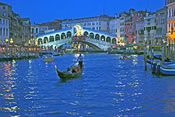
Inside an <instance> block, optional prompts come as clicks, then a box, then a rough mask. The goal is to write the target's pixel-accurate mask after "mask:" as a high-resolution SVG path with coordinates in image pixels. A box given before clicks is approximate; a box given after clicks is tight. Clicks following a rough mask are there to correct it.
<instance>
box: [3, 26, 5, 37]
mask: <svg viewBox="0 0 175 117" xmlns="http://www.w3.org/2000/svg"><path fill="white" fill-rule="evenodd" d="M3 36H5V28H3Z"/></svg>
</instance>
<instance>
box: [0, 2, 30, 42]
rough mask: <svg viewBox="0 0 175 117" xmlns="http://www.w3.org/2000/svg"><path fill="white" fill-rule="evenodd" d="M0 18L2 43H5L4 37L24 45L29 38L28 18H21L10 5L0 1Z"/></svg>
mask: <svg viewBox="0 0 175 117" xmlns="http://www.w3.org/2000/svg"><path fill="white" fill-rule="evenodd" d="M0 19H1V20H0V22H1V23H2V24H0V30H1V31H2V36H1V40H2V44H4V43H5V42H4V39H8V40H11V39H12V40H13V44H18V45H24V44H25V43H26V41H27V40H29V39H30V35H31V34H30V27H31V23H30V19H29V18H21V17H20V16H19V15H18V14H16V13H14V12H13V11H12V7H11V6H10V5H8V4H4V3H0ZM1 31H0V32H1ZM0 34H1V33H0ZM4 35H5V36H4ZM8 42H10V41H8Z"/></svg>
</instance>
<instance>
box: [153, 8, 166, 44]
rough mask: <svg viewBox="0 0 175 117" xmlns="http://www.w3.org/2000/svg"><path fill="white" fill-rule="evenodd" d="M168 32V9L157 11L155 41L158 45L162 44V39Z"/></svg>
mask: <svg viewBox="0 0 175 117" xmlns="http://www.w3.org/2000/svg"><path fill="white" fill-rule="evenodd" d="M166 32H167V18H166V8H162V9H160V10H157V11H156V35H155V36H154V39H155V40H156V43H157V44H159V45H160V44H161V42H162V39H163V38H164V37H165V36H166Z"/></svg>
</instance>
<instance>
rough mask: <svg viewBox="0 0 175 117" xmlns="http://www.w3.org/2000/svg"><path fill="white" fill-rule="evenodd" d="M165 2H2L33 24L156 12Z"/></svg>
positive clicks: (102, 0) (42, 0)
mask: <svg viewBox="0 0 175 117" xmlns="http://www.w3.org/2000/svg"><path fill="white" fill-rule="evenodd" d="M164 1H165V0H0V2H3V3H6V4H9V5H11V6H12V8H13V11H14V12H15V13H17V14H19V15H20V16H21V17H29V18H30V19H31V22H32V23H34V22H36V23H43V22H48V21H52V20H54V19H68V18H73V19H74V18H81V17H91V16H99V15H102V14H103V13H105V14H107V15H109V16H114V14H115V13H118V14H119V13H121V12H123V11H127V12H128V10H129V8H134V9H136V10H137V11H138V10H145V9H147V10H148V11H152V12H153V11H155V10H158V9H161V8H163V7H164Z"/></svg>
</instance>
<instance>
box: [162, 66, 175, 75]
mask: <svg viewBox="0 0 175 117" xmlns="http://www.w3.org/2000/svg"><path fill="white" fill-rule="evenodd" d="M160 73H161V74H162V75H168V76H175V64H168V65H161V66H160Z"/></svg>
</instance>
